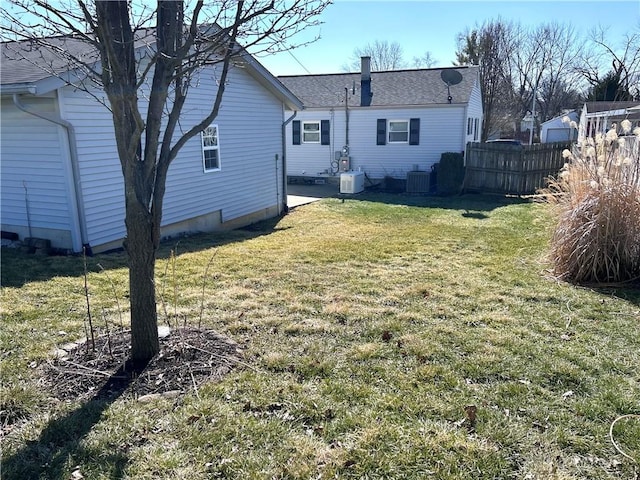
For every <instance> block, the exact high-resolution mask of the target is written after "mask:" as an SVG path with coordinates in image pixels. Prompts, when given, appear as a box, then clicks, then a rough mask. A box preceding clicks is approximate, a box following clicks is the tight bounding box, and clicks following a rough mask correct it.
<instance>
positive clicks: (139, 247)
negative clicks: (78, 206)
mask: <svg viewBox="0 0 640 480" xmlns="http://www.w3.org/2000/svg"><path fill="white" fill-rule="evenodd" d="M134 197H135V195H134ZM125 222H126V225H127V238H126V240H125V243H124V245H125V248H126V250H127V254H128V256H129V286H130V288H129V290H130V293H129V295H130V298H129V301H130V305H131V360H132V361H133V362H134V364H136V363H143V362H147V361H148V360H150V359H151V358H153V356H155V355H156V354H157V353H158V352H159V351H160V342H159V340H158V315H157V310H156V290H155V280H154V279H155V254H156V250H157V245H158V240H157V234H156V226H155V225H154V219H153V214H152V213H150V212H148V210H147V209H146V208H144V206H143V205H141V204H140V203H138V201H137V200H135V199H130V198H128V199H127V213H126V220H125Z"/></svg>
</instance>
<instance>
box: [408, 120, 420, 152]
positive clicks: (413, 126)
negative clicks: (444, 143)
mask: <svg viewBox="0 0 640 480" xmlns="http://www.w3.org/2000/svg"><path fill="white" fill-rule="evenodd" d="M409 145H420V119H419V118H412V119H411V120H409Z"/></svg>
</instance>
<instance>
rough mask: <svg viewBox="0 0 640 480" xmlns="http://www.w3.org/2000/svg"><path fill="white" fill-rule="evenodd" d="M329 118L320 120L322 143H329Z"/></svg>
mask: <svg viewBox="0 0 640 480" xmlns="http://www.w3.org/2000/svg"><path fill="white" fill-rule="evenodd" d="M330 143H331V141H330V135H329V120H320V145H329V144H330Z"/></svg>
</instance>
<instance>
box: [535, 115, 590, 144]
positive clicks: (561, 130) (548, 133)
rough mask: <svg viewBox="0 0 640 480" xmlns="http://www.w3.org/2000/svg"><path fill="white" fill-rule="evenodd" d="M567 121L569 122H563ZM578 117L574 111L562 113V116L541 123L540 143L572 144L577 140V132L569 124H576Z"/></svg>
mask: <svg viewBox="0 0 640 480" xmlns="http://www.w3.org/2000/svg"><path fill="white" fill-rule="evenodd" d="M565 118H568V119H569V122H566V121H565ZM579 120H580V116H579V115H578V112H576V111H575V110H570V111H568V112H564V113H563V114H562V115H560V116H557V117H555V118H552V119H551V120H547V121H546V122H543V123H542V125H541V126H540V143H552V142H572V141H574V140H576V139H577V138H578V130H577V128H575V127H572V126H571V123H570V122H575V124H576V125H577V124H578V121H579Z"/></svg>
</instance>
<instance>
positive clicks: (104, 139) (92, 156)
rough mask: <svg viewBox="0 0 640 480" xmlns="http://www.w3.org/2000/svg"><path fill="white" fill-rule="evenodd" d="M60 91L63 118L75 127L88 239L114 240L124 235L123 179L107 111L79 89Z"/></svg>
mask: <svg viewBox="0 0 640 480" xmlns="http://www.w3.org/2000/svg"><path fill="white" fill-rule="evenodd" d="M61 91H62V93H63V98H62V100H61V102H62V104H63V109H64V111H63V115H64V118H65V119H66V120H68V121H69V122H71V123H73V125H74V126H75V131H76V147H77V153H78V165H79V171H80V183H81V186H82V198H83V200H84V201H83V205H84V212H85V219H86V220H85V222H86V226H87V235H88V242H89V244H90V245H91V246H92V247H93V246H99V245H102V244H105V243H109V242H114V241H116V240H119V239H121V238H124V236H125V225H124V180H123V178H122V167H121V165H120V159H119V157H118V153H117V148H116V140H115V133H114V129H113V120H112V116H111V112H109V110H107V108H106V107H105V106H104V105H102V104H100V103H98V102H96V101H95V99H93V98H92V97H91V96H90V95H89V94H87V93H86V92H83V91H82V90H80V89H74V88H72V87H65V88H63V89H62V90H61ZM94 93H95V94H96V95H104V94H103V93H101V92H99V91H97V90H96V91H95V92H94Z"/></svg>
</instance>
